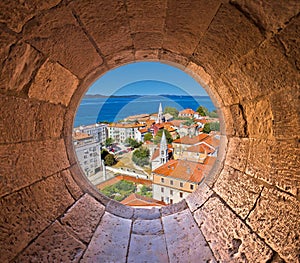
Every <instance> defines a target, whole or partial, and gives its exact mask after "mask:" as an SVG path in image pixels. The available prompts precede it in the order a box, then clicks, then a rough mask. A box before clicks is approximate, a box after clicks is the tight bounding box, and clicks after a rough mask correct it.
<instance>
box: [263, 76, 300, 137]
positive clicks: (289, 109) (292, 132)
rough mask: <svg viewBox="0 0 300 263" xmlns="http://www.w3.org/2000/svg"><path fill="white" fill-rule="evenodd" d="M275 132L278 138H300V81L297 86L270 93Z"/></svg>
mask: <svg viewBox="0 0 300 263" xmlns="http://www.w3.org/2000/svg"><path fill="white" fill-rule="evenodd" d="M269 101H270V106H271V110H272V115H273V134H274V137H275V138H277V139H292V138H299V130H300V117H299V109H300V107H299V105H300V82H299V84H298V85H297V86H295V87H292V88H287V89H285V90H283V91H280V92H277V93H273V94H271V95H270V99H269Z"/></svg>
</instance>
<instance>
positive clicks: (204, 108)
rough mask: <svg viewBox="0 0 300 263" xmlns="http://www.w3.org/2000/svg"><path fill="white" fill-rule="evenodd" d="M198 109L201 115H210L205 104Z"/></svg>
mask: <svg viewBox="0 0 300 263" xmlns="http://www.w3.org/2000/svg"><path fill="white" fill-rule="evenodd" d="M196 111H197V112H198V113H199V115H200V116H208V113H209V111H208V109H207V108H206V107H204V106H199V107H198V108H197V110H196Z"/></svg>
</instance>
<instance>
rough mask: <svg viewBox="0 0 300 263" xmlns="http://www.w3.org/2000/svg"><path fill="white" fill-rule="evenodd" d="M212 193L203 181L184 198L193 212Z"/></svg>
mask: <svg viewBox="0 0 300 263" xmlns="http://www.w3.org/2000/svg"><path fill="white" fill-rule="evenodd" d="M212 194H213V191H212V190H211V189H210V188H209V187H208V186H207V185H206V184H205V183H201V184H200V185H199V187H198V188H197V190H196V191H195V192H193V193H192V194H190V195H188V196H187V198H186V199H185V200H186V202H187V204H188V207H189V208H190V210H191V211H192V212H194V211H195V210H197V209H198V208H199V207H201V206H202V205H203V204H204V203H205V202H206V201H207V200H208V198H210V196H211V195H212Z"/></svg>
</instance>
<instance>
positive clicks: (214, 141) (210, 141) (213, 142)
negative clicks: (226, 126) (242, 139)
mask: <svg viewBox="0 0 300 263" xmlns="http://www.w3.org/2000/svg"><path fill="white" fill-rule="evenodd" d="M203 142H205V143H207V144H209V145H211V146H212V147H214V148H216V147H218V146H219V145H220V140H219V139H217V138H216V137H215V136H208V137H206V138H205V139H204V140H203Z"/></svg>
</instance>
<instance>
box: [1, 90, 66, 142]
mask: <svg viewBox="0 0 300 263" xmlns="http://www.w3.org/2000/svg"><path fill="white" fill-rule="evenodd" d="M0 111H1V113H2V114H1V115H0V122H1V125H0V142H4V143H11V142H21V141H31V140H41V139H47V138H57V137H61V133H62V127H63V116H64V114H65V109H63V108H62V107H61V106H59V105H51V104H44V103H42V104H41V103H38V102H33V101H30V100H27V99H21V98H15V97H11V96H9V97H5V96H2V95H0ZM12 123H16V124H17V127H15V126H13V125H12Z"/></svg>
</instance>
